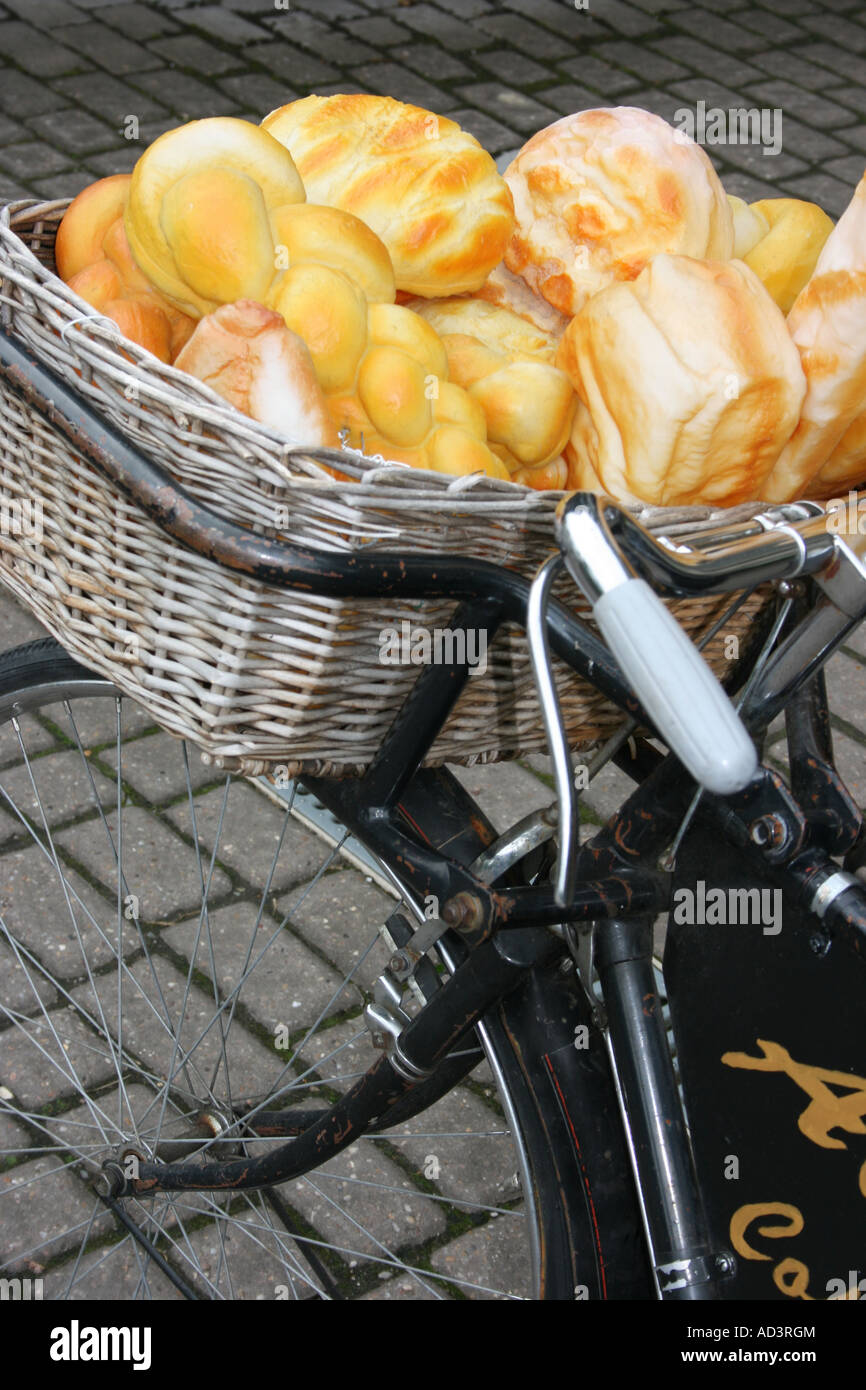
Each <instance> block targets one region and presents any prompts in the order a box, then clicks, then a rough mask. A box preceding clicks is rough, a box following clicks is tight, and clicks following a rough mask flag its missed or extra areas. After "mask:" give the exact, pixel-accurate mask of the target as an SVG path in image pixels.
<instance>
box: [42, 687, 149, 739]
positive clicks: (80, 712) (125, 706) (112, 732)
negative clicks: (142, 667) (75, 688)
mask: <svg viewBox="0 0 866 1390" xmlns="http://www.w3.org/2000/svg"><path fill="white" fill-rule="evenodd" d="M69 711H70V712H69V713H67V711H66V709H65V708H64V706H63V705H62V704H50V705H43V706H42V707H41V708H40V710H39V713H40V716H41V717H42V718H43V719H50V720H51V722H52V723H53V724H56V726H57V727H58V729H59V730H60V732H61V734H62V735H63V736H64V738H67V739H69V740H70V742H71V743H75V742H76V734H77V735H78V739H80V741H81V746H82V748H84V749H85V750H86V749H88V748H91V749H93V748H99V747H101V746H104V745H105V744H116V742H117V702H116V700H115V699H113V698H112V696H111V695H106V696H102V695H86V696H83V697H82V698H80V699H75V700H72V701H70V704H69ZM151 728H153V717H152V715H150V714H148V712H147V710H146V709H143V708H142V706H141V705H137V704H136V703H135V702H134V701H133V700H128V699H121V701H120V732H121V738H124V739H126V738H130V737H132V735H134V734H140V733H143V732H144V730H145V729H151Z"/></svg>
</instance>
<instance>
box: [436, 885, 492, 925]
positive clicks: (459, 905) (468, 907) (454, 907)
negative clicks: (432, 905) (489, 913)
mask: <svg viewBox="0 0 866 1390" xmlns="http://www.w3.org/2000/svg"><path fill="white" fill-rule="evenodd" d="M483 920H484V914H483V911H482V907H481V903H480V901H479V900H478V898H476V896H475V894H474V893H458V894H457V895H456V897H453V898H450V899H449V901H448V902H447V903H446V904H445V906H444V907H443V909H442V921H443V922H447V923H448V925H449V927H456V928H457V929H458V930H460V929H461V928H463V929H466V928H472V927H480V926H481V925H482V923H483Z"/></svg>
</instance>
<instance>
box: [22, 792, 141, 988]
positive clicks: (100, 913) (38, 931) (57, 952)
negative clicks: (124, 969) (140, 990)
mask: <svg viewBox="0 0 866 1390" xmlns="http://www.w3.org/2000/svg"><path fill="white" fill-rule="evenodd" d="M8 775H9V774H8V773H4V774H3V776H4V779H5V778H6V777H8ZM85 829H86V831H87V832H88V833H89V835H90V837H91V838H92V839H95V837H96V836H97V835H98V834H99V833H100V828H98V826H97V825H95V824H90V825H89V826H87V827H85ZM79 833H80V832H79ZM102 834H103V838H104V831H103V832H102ZM58 840H59V837H58ZM0 864H2V875H0V910H2V916H3V920H4V922H5V924H6V928H7V929H8V931H9V932H10V933H11V934H12V936H14V937H15V939H16V940H17V941H19V942H20V943H22V944H23V946H25V947H26V949H27V950H28V951H29V952H31V954H33V955H35V956H36V957H37V959H39V960H41V961H42V962H43V964H44V965H45V966H46V967H47V968H48V969H49V970H50V971H51V972H52V974H55V975H57V976H59V977H60V978H61V979H63V978H76V977H78V976H81V975H83V974H84V973H85V970H86V964H85V960H84V958H83V957H82V954H81V952H82V946H83V949H84V952H85V956H86V960H87V962H89V964H90V966H91V968H97V967H99V966H101V965H105V964H107V962H109V961H110V960H112V959H113V958H114V941H115V939H116V934H117V914H116V911H115V909H114V907H113V906H111V905H109V904H108V903H106V902H105V901H104V900H103V899H102V898H101V897H100V896H99V894H98V893H97V892H96V890H95V889H94V888H92V887H91V886H90V884H88V883H87V882H86V881H85V880H84V879H82V877H81V876H80V875H79V874H77V873H75V871H74V870H72V869H68V868H64V881H65V884H66V891H65V892H64V888H63V885H62V884H61V882H60V880H59V878H58V875H57V872H56V870H55V869H54V867H53V865H52V864H51V862H50V861H49V860H47V859H46V858H45V855H44V854H43V853H42V850H41V849H39V848H38V847H37V846H36V845H30V846H29V847H28V848H27V849H19V850H14V851H12V852H9V853H7V854H4V855H3V857H2V860H0ZM76 928H77V930H76ZM79 938H80V941H81V945H79Z"/></svg>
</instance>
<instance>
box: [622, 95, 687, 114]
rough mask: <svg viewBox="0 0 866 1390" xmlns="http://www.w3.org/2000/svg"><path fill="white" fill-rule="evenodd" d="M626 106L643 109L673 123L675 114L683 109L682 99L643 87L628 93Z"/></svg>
mask: <svg viewBox="0 0 866 1390" xmlns="http://www.w3.org/2000/svg"><path fill="white" fill-rule="evenodd" d="M626 104H627V105H628V106H640V107H643V109H644V110H645V111H652V112H654V113H655V115H657V116H661V117H662V118H663V119H664V120H666V121H668V122H673V120H674V116H675V113H676V112H677V111H681V110H682V109H683V98H682V97H676V96H673V95H672V94H671V93H670V92H661V91H656V90H655V89H649V88H645V87H643V88H641V89H640V91H637V92H629V94H628V101H627V103H626Z"/></svg>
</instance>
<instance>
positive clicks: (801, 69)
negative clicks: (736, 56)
mask: <svg viewBox="0 0 866 1390" xmlns="http://www.w3.org/2000/svg"><path fill="white" fill-rule="evenodd" d="M808 51H809V56H810V59H811V53H812V50H811V49H810V50H808ZM752 62H753V63H754V64H755V66H756V67H759V68H763V70H764V72H769V73H772V74H773V76H774V77H781V78H784V79H785V80H786V81H788V82H793V83H795V84H796V85H797V86H798V87H805V88H806V89H807V90H808V91H810V92H811V91H815V92H822V91H824V90H825V89H826V87H827V82H828V78H827V73H826V72H825V70H824V68H822V67H821V66H820V65H819V64H817V63H814V62H812V61H809V60H807V59H806V58H800V57H798V56H797V54H796V53H793V52H792V51H791V50H790V49H789V48H771V49H768V50H767V52H766V53H754V54H752ZM760 80H761V81H763V80H764V79H763V78H761V79H760ZM742 85H743V86H744V87H747V86H749V85H750V84H749V81H748V79H744V80H742Z"/></svg>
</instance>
